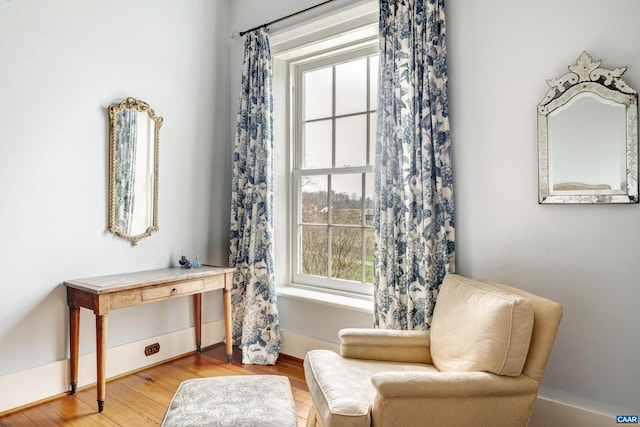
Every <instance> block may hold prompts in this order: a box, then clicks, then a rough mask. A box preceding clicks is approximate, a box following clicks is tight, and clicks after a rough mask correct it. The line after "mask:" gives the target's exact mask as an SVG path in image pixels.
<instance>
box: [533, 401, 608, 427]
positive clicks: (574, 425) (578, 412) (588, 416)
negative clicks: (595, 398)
mask: <svg viewBox="0 0 640 427" xmlns="http://www.w3.org/2000/svg"><path fill="white" fill-rule="evenodd" d="M615 424H616V419H615V417H614V416H613V415H606V414H603V413H600V412H596V411H592V410H590V409H586V408H580V407H577V406H573V405H569V404H567V403H563V402H558V401H557V400H552V399H548V398H546V397H541V396H538V399H537V400H536V405H535V407H534V408H533V413H532V415H531V421H530V422H529V427H554V426H561V427H603V426H613V425H615Z"/></svg>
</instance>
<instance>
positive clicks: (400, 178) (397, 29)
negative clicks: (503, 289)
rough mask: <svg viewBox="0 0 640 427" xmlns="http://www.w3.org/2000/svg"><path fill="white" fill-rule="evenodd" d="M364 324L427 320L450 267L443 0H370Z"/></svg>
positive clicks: (401, 325) (393, 325)
mask: <svg viewBox="0 0 640 427" xmlns="http://www.w3.org/2000/svg"><path fill="white" fill-rule="evenodd" d="M379 29H380V82H379V102H378V123H377V124H378V130H377V141H376V176H375V189H376V191H375V197H374V204H375V208H374V209H375V212H374V231H375V247H374V266H375V267H374V268H375V279H374V292H375V301H374V326H375V327H378V328H390V329H423V330H425V329H429V327H430V322H431V317H432V314H433V308H434V304H435V299H436V298H437V293H438V288H439V286H440V284H441V283H442V280H443V279H444V276H445V274H446V273H447V272H453V270H454V255H455V243H454V242H455V232H454V206H453V182H452V170H451V156H450V148H451V141H450V134H449V118H448V98H447V63H446V37H445V14H444V1H443V0H440V1H437V0H435V1H428V0H380V20H379Z"/></svg>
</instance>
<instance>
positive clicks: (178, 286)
mask: <svg viewBox="0 0 640 427" xmlns="http://www.w3.org/2000/svg"><path fill="white" fill-rule="evenodd" d="M203 289H204V281H203V280H191V281H188V282H182V283H173V284H170V285H165V286H154V287H152V288H145V289H143V290H142V301H151V300H155V299H161V298H170V297H175V296H179V295H191V294H193V293H198V292H201V291H202V290H203Z"/></svg>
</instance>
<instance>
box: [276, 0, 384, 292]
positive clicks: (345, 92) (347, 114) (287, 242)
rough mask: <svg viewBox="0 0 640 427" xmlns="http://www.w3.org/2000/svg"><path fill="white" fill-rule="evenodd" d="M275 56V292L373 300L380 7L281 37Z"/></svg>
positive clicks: (349, 11) (339, 13)
mask: <svg viewBox="0 0 640 427" xmlns="http://www.w3.org/2000/svg"><path fill="white" fill-rule="evenodd" d="M271 52H272V54H273V76H274V116H273V117H274V152H275V157H274V190H275V191H274V209H275V212H274V237H275V241H274V246H275V268H276V285H277V286H278V287H280V288H281V287H286V286H290V285H293V286H296V287H305V288H309V287H310V288H312V290H317V291H322V292H325V293H335V294H344V295H349V296H356V295H359V296H362V297H364V298H369V297H368V296H370V295H373V285H372V282H373V189H374V182H373V179H374V177H373V162H374V148H375V146H374V143H375V127H376V101H377V73H378V2H377V1H376V0H371V1H360V2H357V3H356V4H353V5H350V6H346V7H345V8H342V9H339V10H335V11H332V12H329V13H327V14H326V15H323V16H319V17H315V18H313V19H311V20H309V21H307V22H305V23H302V24H298V25H293V26H291V27H289V28H286V29H282V30H280V31H276V32H274V33H272V34H271ZM296 292H297V291H296ZM303 292H304V291H303Z"/></svg>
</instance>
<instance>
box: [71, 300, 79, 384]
mask: <svg viewBox="0 0 640 427" xmlns="http://www.w3.org/2000/svg"><path fill="white" fill-rule="evenodd" d="M79 347H80V307H78V306H69V356H70V361H69V383H70V386H71V394H76V389H77V387H78V349H79Z"/></svg>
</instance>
